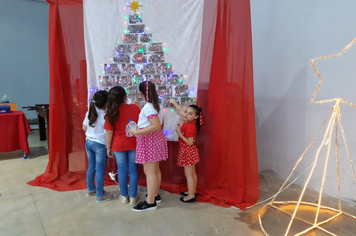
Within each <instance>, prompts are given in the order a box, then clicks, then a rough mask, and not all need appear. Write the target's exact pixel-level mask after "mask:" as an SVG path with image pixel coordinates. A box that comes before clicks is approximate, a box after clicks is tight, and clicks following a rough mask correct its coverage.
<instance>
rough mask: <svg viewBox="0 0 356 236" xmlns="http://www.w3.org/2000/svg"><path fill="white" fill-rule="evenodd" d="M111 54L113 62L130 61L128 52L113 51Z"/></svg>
mask: <svg viewBox="0 0 356 236" xmlns="http://www.w3.org/2000/svg"><path fill="white" fill-rule="evenodd" d="M115 54H116V55H115V56H113V59H114V62H117V63H130V54H129V53H115Z"/></svg>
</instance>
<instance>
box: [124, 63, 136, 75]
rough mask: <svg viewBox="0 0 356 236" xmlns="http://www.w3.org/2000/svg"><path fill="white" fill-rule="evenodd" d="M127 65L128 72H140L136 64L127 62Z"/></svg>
mask: <svg viewBox="0 0 356 236" xmlns="http://www.w3.org/2000/svg"><path fill="white" fill-rule="evenodd" d="M126 66H127V67H128V73H129V74H130V75H133V74H138V68H136V65H135V64H126Z"/></svg>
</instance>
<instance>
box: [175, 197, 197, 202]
mask: <svg viewBox="0 0 356 236" xmlns="http://www.w3.org/2000/svg"><path fill="white" fill-rule="evenodd" d="M179 200H180V201H181V202H184V203H188V202H196V201H197V199H196V198H195V197H193V198H191V199H189V200H186V201H184V197H181V198H179Z"/></svg>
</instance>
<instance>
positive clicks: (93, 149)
mask: <svg viewBox="0 0 356 236" xmlns="http://www.w3.org/2000/svg"><path fill="white" fill-rule="evenodd" d="M85 149H86V151H87V155H88V161H89V167H88V171H87V187H88V192H93V191H95V190H96V197H97V198H102V197H104V177H105V169H106V163H107V161H108V155H107V152H106V145H104V144H101V143H97V142H94V141H91V140H89V139H87V141H86V142H85ZM95 172H96V178H95V182H96V187H95V184H94V176H95Z"/></svg>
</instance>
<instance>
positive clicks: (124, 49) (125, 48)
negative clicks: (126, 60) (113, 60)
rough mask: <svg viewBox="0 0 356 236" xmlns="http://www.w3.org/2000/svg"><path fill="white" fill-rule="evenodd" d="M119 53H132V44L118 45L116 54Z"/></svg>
mask: <svg viewBox="0 0 356 236" xmlns="http://www.w3.org/2000/svg"><path fill="white" fill-rule="evenodd" d="M119 53H131V45H130V44H119V45H116V48H115V52H114V54H115V55H116V54H119Z"/></svg>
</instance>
